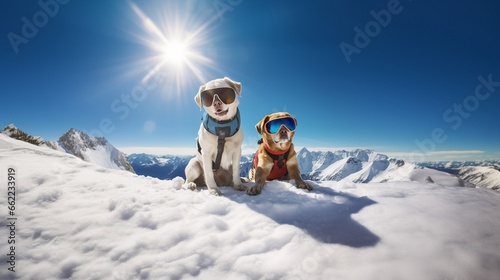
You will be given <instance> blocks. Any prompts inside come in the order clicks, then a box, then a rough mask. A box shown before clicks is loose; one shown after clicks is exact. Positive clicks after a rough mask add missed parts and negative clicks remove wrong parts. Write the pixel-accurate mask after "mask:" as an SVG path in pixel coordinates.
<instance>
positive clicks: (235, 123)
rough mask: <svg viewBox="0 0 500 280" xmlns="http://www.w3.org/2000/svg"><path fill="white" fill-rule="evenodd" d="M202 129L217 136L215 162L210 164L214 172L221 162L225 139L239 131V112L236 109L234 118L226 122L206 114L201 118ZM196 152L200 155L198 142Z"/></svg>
mask: <svg viewBox="0 0 500 280" xmlns="http://www.w3.org/2000/svg"><path fill="white" fill-rule="evenodd" d="M201 120H202V123H203V127H204V128H205V129H206V130H207V131H208V132H210V133H211V134H213V135H215V136H218V137H219V138H218V139H217V157H216V159H215V162H212V169H213V170H214V171H215V170H217V169H219V167H220V162H221V160H222V153H223V152H224V144H226V137H231V136H234V135H235V134H236V133H237V132H238V131H239V130H240V124H241V121H240V110H239V109H237V111H236V116H235V117H234V118H232V119H230V120H227V121H218V120H216V119H214V118H212V117H211V116H210V115H209V114H208V113H207V112H205V113H204V114H203V117H202V118H201ZM197 144H198V152H199V153H200V154H201V146H200V141H199V140H197Z"/></svg>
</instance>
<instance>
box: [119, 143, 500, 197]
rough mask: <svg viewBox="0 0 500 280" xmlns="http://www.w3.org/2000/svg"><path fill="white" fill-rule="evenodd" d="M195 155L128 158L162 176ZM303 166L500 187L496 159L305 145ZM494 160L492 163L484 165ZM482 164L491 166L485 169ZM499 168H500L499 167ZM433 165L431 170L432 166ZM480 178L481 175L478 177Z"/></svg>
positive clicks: (320, 175)
mask: <svg viewBox="0 0 500 280" xmlns="http://www.w3.org/2000/svg"><path fill="white" fill-rule="evenodd" d="M192 157H193V156H182V157H180V156H169V155H164V156H155V155H150V154H131V155H129V157H128V159H129V161H130V163H131V165H132V166H133V168H134V170H135V171H136V172H137V174H141V175H146V176H153V177H157V178H160V179H172V178H174V177H177V176H179V177H183V178H184V177H185V175H184V168H185V167H186V165H187V163H188V162H189V160H190V159H191V158H192ZM297 158H298V161H299V167H300V170H301V172H302V176H303V177H304V178H305V179H309V180H314V181H324V180H332V181H351V182H355V183H368V182H388V181H418V182H425V183H437V184H442V185H449V183H450V182H452V183H453V185H457V186H464V187H475V186H476V185H477V186H480V187H485V188H491V189H499V185H500V171H499V169H500V167H499V166H500V165H498V164H497V165H494V164H493V163H492V162H483V163H476V165H477V166H474V167H473V168H474V169H471V168H472V166H470V164H469V165H467V166H461V168H458V167H459V166H460V165H459V164H458V163H456V164H455V165H452V166H453V167H454V166H456V167H457V168H458V169H455V168H451V167H452V166H447V168H439V166H438V165H433V164H432V163H419V164H414V163H409V162H405V161H403V160H400V159H395V158H389V157H388V156H386V155H384V154H379V153H376V152H374V151H373V150H365V149H357V150H353V151H345V150H340V151H326V152H325V151H322V152H318V151H309V150H308V149H306V148H302V149H301V150H300V151H298V153H297ZM252 160H253V155H244V156H242V158H241V162H240V168H241V173H240V175H241V176H242V177H248V170H249V169H250V167H251V165H252ZM487 164H491V166H484V165H487ZM495 166H496V167H495ZM482 168H487V170H488V171H491V172H488V173H484V170H483V169H482ZM495 168H496V169H495ZM429 169H431V170H429ZM478 178H479V179H478Z"/></svg>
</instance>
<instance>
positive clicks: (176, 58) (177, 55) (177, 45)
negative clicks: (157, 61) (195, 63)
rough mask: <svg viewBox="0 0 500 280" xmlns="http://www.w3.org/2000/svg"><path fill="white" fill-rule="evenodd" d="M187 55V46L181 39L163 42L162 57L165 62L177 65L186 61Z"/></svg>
mask: <svg viewBox="0 0 500 280" xmlns="http://www.w3.org/2000/svg"><path fill="white" fill-rule="evenodd" d="M187 55H188V47H187V45H186V44H184V43H182V42H181V41H172V42H169V43H167V44H165V50H164V53H163V59H164V60H165V62H166V63H172V64H174V65H175V66H177V67H179V66H182V64H183V63H184V62H185V61H186V59H187Z"/></svg>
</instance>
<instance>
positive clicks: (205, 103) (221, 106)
mask: <svg viewBox="0 0 500 280" xmlns="http://www.w3.org/2000/svg"><path fill="white" fill-rule="evenodd" d="M240 94H241V83H238V82H235V81H232V80H231V79H229V78H227V77H224V78H223V79H216V80H212V81H210V82H208V83H206V84H204V85H202V86H201V87H200V89H199V90H198V94H196V96H195V97H194V100H195V102H196V104H198V106H199V107H200V109H202V108H205V111H207V113H208V114H209V115H210V116H211V117H212V118H214V119H216V120H218V121H225V120H230V119H232V118H233V117H234V116H235V115H236V112H237V110H238V104H239V101H238V96H239V95H240Z"/></svg>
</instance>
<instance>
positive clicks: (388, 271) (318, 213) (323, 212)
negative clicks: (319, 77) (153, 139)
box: [0, 135, 500, 280]
mask: <svg viewBox="0 0 500 280" xmlns="http://www.w3.org/2000/svg"><path fill="white" fill-rule="evenodd" d="M8 167H12V168H14V169H15V170H16V182H17V188H16V206H17V208H16V209H18V210H16V218H17V220H16V223H17V225H18V227H16V232H15V238H16V248H15V250H16V272H15V273H13V272H10V271H8V270H7V266H8V265H9V264H8V263H7V262H6V261H7V255H6V253H5V252H8V250H9V249H8V248H7V246H8V244H7V241H6V240H7V239H6V238H5V239H4V240H3V241H1V242H0V252H2V254H0V262H1V263H2V266H1V268H2V269H1V270H0V279H14V277H16V278H18V279H63V278H71V279H193V278H197V279H410V280H411V279H418V280H420V279H483V280H489V279H491V280H494V279H498V275H499V274H500V235H499V234H498V229H499V228H500V211H499V210H500V194H499V193H498V192H494V191H491V190H487V189H473V188H460V187H453V186H443V185H441V184H436V183H430V182H429V183H426V184H424V183H416V182H387V183H368V184H356V183H352V182H347V181H342V182H333V181H329V182H320V183H315V182H311V183H312V184H313V185H314V187H315V189H314V190H313V191H311V192H305V191H302V190H298V189H296V188H295V187H293V186H292V185H291V184H290V183H288V182H270V183H269V184H268V186H267V187H266V188H265V189H264V191H263V192H262V194H261V195H259V196H255V197H250V196H248V195H246V194H245V193H244V192H237V191H234V190H232V189H231V188H222V192H223V194H224V195H223V196H220V197H215V196H210V195H208V191H207V190H201V191H200V190H199V191H194V192H193V191H189V190H184V189H181V185H182V182H183V180H182V179H181V178H176V179H174V180H170V181H166V180H159V179H154V178H151V177H142V176H138V175H135V174H132V173H130V172H126V171H121V170H112V169H105V168H102V167H100V166H97V165H95V164H92V163H87V162H84V161H81V160H79V159H77V158H75V157H73V156H70V155H68V154H64V153H59V152H57V151H54V150H51V149H48V148H43V147H37V146H33V145H30V144H27V143H24V142H20V141H17V140H14V139H11V138H8V137H6V136H4V135H0V169H1V170H2V172H0V181H1V182H4V184H5V182H7V178H6V176H7V168H8ZM423 170H424V171H425V169H423ZM5 195H6V192H2V194H1V196H2V199H0V209H2V211H0V215H1V218H0V236H7V235H8V234H9V233H8V232H7V219H6V216H5V215H6V213H7V203H6V199H4V197H5Z"/></svg>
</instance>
